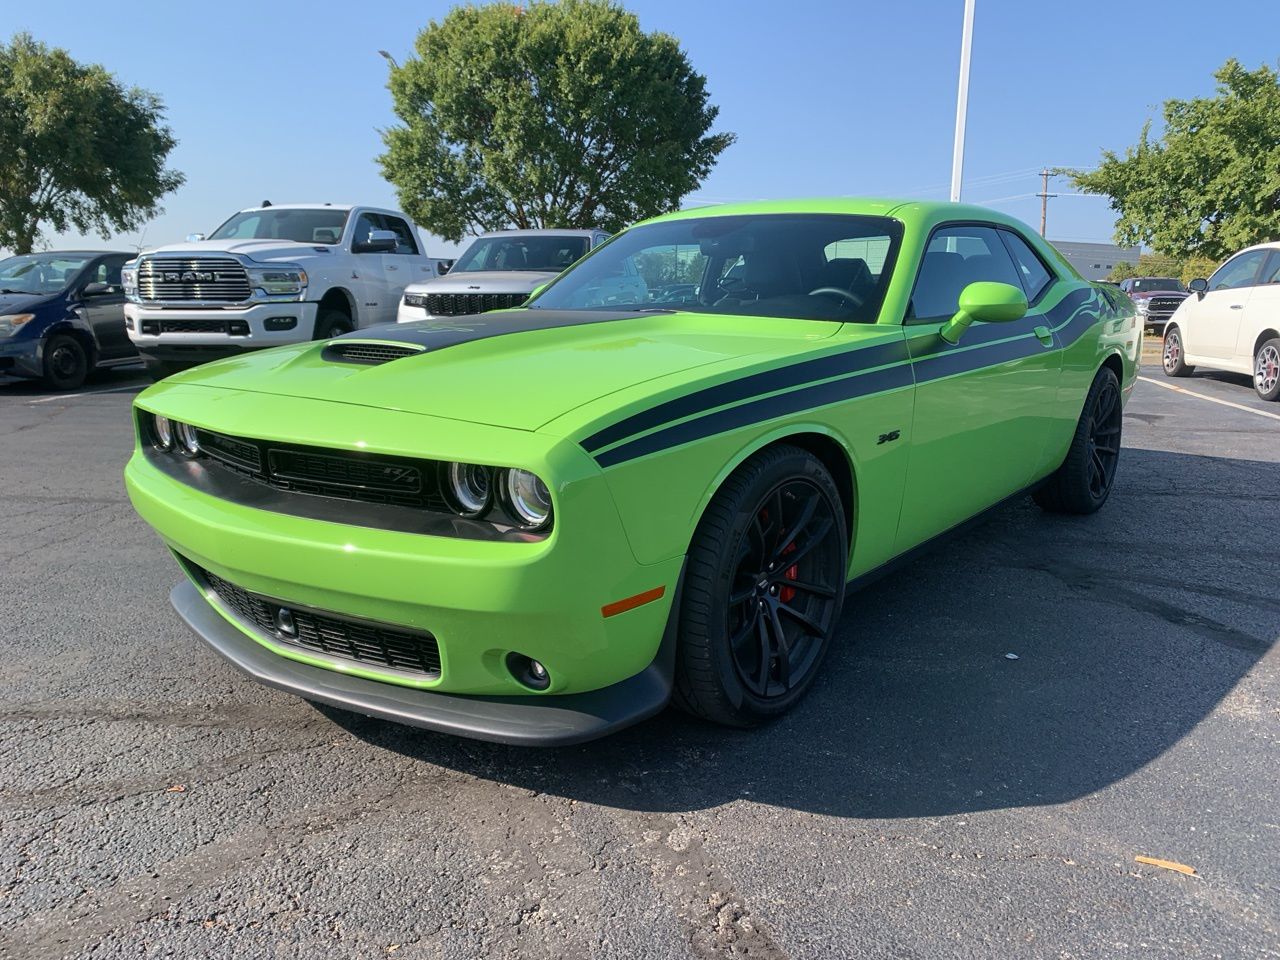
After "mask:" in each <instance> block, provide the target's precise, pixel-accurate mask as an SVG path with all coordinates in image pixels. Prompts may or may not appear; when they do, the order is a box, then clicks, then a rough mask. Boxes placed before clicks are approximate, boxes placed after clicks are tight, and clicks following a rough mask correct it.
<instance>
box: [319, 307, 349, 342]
mask: <svg viewBox="0 0 1280 960" xmlns="http://www.w3.org/2000/svg"><path fill="white" fill-rule="evenodd" d="M354 329H355V325H354V324H352V322H351V318H350V317H348V316H347V315H346V314H345V313H343V312H342V311H341V310H334V309H331V308H328V309H324V310H321V311H320V313H319V315H318V316H317V317H316V335H315V339H316V340H328V339H329V338H330V337H338V336H341V335H342V334H344V333H350V332H351V331H352V330H354Z"/></svg>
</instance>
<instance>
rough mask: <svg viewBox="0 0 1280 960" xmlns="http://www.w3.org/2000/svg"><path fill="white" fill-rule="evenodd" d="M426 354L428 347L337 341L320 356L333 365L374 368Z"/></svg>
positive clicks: (380, 342)
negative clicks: (361, 365) (360, 365)
mask: <svg viewBox="0 0 1280 960" xmlns="http://www.w3.org/2000/svg"><path fill="white" fill-rule="evenodd" d="M426 352H427V348H426V347H424V346H419V345H417V344H407V343H387V342H385V341H382V340H335V341H333V342H332V343H330V344H329V345H328V346H326V347H325V348H324V350H323V351H322V352H321V354H320V356H321V357H322V358H323V359H325V360H328V361H329V362H331V363H359V364H364V365H365V366H370V367H373V366H377V365H378V364H380V363H390V362H391V361H392V360H403V359H404V358H405V357H412V356H416V355H417V354H419V353H426Z"/></svg>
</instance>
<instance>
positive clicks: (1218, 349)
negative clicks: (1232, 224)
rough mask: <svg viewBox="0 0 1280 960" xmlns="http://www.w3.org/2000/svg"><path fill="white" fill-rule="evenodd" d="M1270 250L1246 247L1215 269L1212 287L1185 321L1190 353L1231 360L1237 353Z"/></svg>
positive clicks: (1197, 355) (1195, 305)
mask: <svg viewBox="0 0 1280 960" xmlns="http://www.w3.org/2000/svg"><path fill="white" fill-rule="evenodd" d="M1267 253H1268V251H1266V250H1246V251H1245V252H1244V253H1240V254H1236V256H1234V257H1232V258H1231V259H1230V260H1228V261H1227V262H1226V263H1224V264H1223V265H1222V266H1220V267H1219V268H1218V269H1217V270H1215V271H1214V274H1213V276H1212V277H1210V278H1209V287H1208V289H1207V290H1206V291H1205V292H1204V294H1203V295H1199V296H1198V298H1197V299H1195V302H1194V303H1191V304H1190V309H1189V310H1188V311H1187V313H1188V315H1189V317H1188V322H1187V323H1185V324H1182V325H1183V326H1185V329H1184V330H1183V331H1182V339H1183V344H1184V349H1185V350H1186V352H1187V354H1188V355H1189V356H1191V357H1204V358H1206V359H1211V360H1227V361H1230V360H1231V359H1232V358H1233V357H1234V356H1235V353H1236V343H1237V342H1238V341H1239V339H1240V328H1241V321H1242V320H1243V319H1244V314H1245V310H1246V309H1247V308H1248V304H1249V298H1250V297H1251V296H1252V295H1253V289H1254V284H1255V282H1256V281H1257V277H1258V274H1259V273H1260V272H1261V270H1262V265H1263V264H1264V263H1265V262H1266V259H1267ZM1192 297H1193V298H1196V297H1197V295H1195V294H1193V295H1192ZM1181 319H1182V318H1179V320H1181Z"/></svg>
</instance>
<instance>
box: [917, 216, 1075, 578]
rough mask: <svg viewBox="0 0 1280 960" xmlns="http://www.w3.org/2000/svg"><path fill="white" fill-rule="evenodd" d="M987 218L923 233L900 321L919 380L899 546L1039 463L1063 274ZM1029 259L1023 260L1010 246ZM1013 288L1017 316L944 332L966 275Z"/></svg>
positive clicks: (943, 524) (1053, 385)
mask: <svg viewBox="0 0 1280 960" xmlns="http://www.w3.org/2000/svg"><path fill="white" fill-rule="evenodd" d="M1002 234H1003V231H1002V230H998V229H997V228H995V227H993V226H992V225H989V224H951V225H944V226H941V227H939V228H937V229H936V230H935V231H934V233H933V235H932V236H931V237H930V240H929V243H928V244H927V246H926V248H925V253H924V255H923V257H922V258H921V262H920V265H919V268H918V272H917V277H916V283H915V287H914V289H913V292H912V298H911V303H910V306H909V308H908V313H907V317H906V319H905V321H904V322H905V324H906V334H907V345H908V348H909V350H910V353H911V357H912V366H913V369H914V372H915V378H916V402H915V413H914V418H913V425H912V430H911V456H910V461H909V464H908V468H907V477H906V483H905V489H904V493H903V504H902V513H901V517H900V520H899V523H898V535H897V540H896V547H895V549H896V551H897V552H899V553H900V552H902V551H904V550H908V549H910V548H911V547H914V546H916V545H917V544H920V543H922V542H924V541H925V540H927V539H929V538H930V537H932V536H936V535H937V534H939V533H942V532H943V531H945V530H948V529H950V528H951V527H953V526H955V525H956V524H959V523H962V522H963V521H965V520H967V519H968V518H969V517H972V516H973V515H975V514H977V513H980V512H981V511H982V510H984V509H986V508H987V507H990V506H992V505H993V504H995V503H997V502H998V501H1000V500H1002V499H1003V498H1005V497H1007V496H1009V495H1010V494H1012V493H1015V492H1017V491H1018V490H1021V489H1023V488H1024V487H1026V486H1027V485H1028V484H1029V483H1031V481H1032V480H1033V479H1035V478H1036V476H1037V474H1038V473H1040V472H1042V470H1043V460H1044V454H1045V450H1046V445H1047V440H1048V437H1049V435H1050V424H1051V423H1052V421H1053V418H1054V414H1055V413H1056V412H1057V388H1058V380H1059V378H1060V375H1061V372H1062V351H1061V348H1060V345H1059V343H1058V341H1057V339H1056V337H1055V336H1053V335H1052V334H1051V333H1050V329H1051V327H1052V326H1054V325H1055V324H1054V322H1053V321H1051V320H1050V319H1049V318H1047V317H1046V316H1045V315H1044V312H1043V310H1042V304H1044V303H1046V302H1047V301H1048V300H1050V298H1052V299H1054V300H1055V301H1056V299H1058V298H1056V297H1054V296H1053V295H1054V292H1055V287H1057V286H1058V285H1059V283H1060V281H1059V278H1058V277H1057V276H1056V275H1055V274H1054V272H1053V271H1052V270H1051V269H1050V268H1049V267H1048V266H1047V265H1046V264H1045V262H1044V261H1043V260H1042V259H1041V258H1040V256H1039V255H1038V254H1036V253H1035V252H1034V250H1033V248H1032V247H1031V245H1030V244H1028V243H1027V242H1026V241H1025V240H1023V239H1022V238H1020V237H1016V235H1011V236H1013V237H1016V240H1014V241H1011V242H1009V243H1006V241H1005V239H1004V238H1003V236H1002ZM1011 249H1012V250H1015V251H1016V252H1017V255H1018V257H1019V258H1020V259H1027V260H1028V261H1029V262H1027V263H1025V264H1018V263H1016V262H1015V256H1014V254H1013V253H1011V252H1010V251H1011ZM982 280H986V281H996V282H1000V283H1008V284H1012V285H1013V286H1020V287H1022V288H1023V289H1024V291H1025V292H1026V293H1027V294H1028V302H1029V304H1030V309H1029V310H1028V313H1027V315H1026V316H1025V317H1023V318H1022V319H1021V320H1017V321H1014V322H1012V323H982V322H975V323H974V324H973V325H972V326H971V327H970V328H969V329H968V330H967V331H965V333H964V335H963V336H961V338H960V341H959V343H957V344H955V345H954V346H953V345H951V344H948V343H947V342H946V341H944V340H943V339H942V337H941V336H940V333H941V330H942V328H943V326H945V325H946V323H947V321H948V320H950V319H951V317H952V316H953V315H954V314H955V312H956V310H957V309H958V305H959V298H960V292H961V291H962V290H963V289H964V288H965V287H967V286H968V285H969V284H971V283H976V282H978V281H982Z"/></svg>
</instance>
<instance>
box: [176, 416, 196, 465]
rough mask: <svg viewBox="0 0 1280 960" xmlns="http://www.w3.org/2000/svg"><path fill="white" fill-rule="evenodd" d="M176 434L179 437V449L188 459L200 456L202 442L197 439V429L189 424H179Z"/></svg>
mask: <svg viewBox="0 0 1280 960" xmlns="http://www.w3.org/2000/svg"><path fill="white" fill-rule="evenodd" d="M174 432H175V433H176V434H177V435H178V449H179V450H181V451H182V452H183V453H184V454H186V455H187V456H188V457H198V456H200V441H199V439H197V437H196V428H195V427H193V426H192V425H191V424H189V423H179V424H178V425H177V426H176V428H175V430H174Z"/></svg>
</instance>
